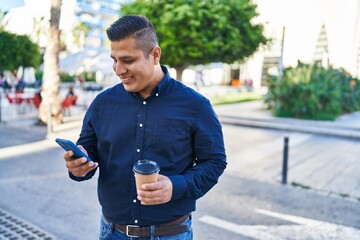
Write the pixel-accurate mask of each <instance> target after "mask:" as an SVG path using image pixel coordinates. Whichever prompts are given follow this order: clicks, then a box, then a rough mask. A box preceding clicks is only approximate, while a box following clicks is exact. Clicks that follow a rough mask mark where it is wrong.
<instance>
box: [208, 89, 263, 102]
mask: <svg viewBox="0 0 360 240" xmlns="http://www.w3.org/2000/svg"><path fill="white" fill-rule="evenodd" d="M261 99H263V96H262V95H261V94H259V93H255V92H237V93H228V94H224V95H215V96H212V97H210V102H211V104H212V105H222V104H231V103H240V102H248V101H254V100H261Z"/></svg>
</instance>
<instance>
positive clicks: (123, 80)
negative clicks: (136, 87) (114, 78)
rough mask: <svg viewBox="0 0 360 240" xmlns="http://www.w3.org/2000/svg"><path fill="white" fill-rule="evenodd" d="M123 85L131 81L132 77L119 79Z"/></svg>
mask: <svg viewBox="0 0 360 240" xmlns="http://www.w3.org/2000/svg"><path fill="white" fill-rule="evenodd" d="M120 79H121V81H122V82H123V83H128V82H130V80H131V79H132V77H121V78H120Z"/></svg>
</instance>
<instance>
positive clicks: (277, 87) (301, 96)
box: [265, 62, 360, 120]
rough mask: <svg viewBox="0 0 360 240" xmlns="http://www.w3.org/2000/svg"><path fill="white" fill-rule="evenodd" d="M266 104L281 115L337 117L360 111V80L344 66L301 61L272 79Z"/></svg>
mask: <svg viewBox="0 0 360 240" xmlns="http://www.w3.org/2000/svg"><path fill="white" fill-rule="evenodd" d="M268 83H269V92H268V95H267V98H266V99H265V103H266V104H267V106H268V108H269V109H272V110H273V114H274V115H275V116H279V117H294V118H304V119H314V120H334V119H335V118H336V117H338V116H339V115H341V114H343V113H348V112H353V111H357V110H360V80H359V79H356V78H354V77H352V76H351V75H350V74H348V73H346V72H345V71H344V70H342V69H334V68H331V67H330V68H323V67H320V66H318V65H315V64H314V65H308V64H303V63H300V62H299V63H298V66H297V67H295V68H293V67H291V68H286V69H285V70H284V74H283V77H282V78H279V77H276V76H272V77H270V78H269V79H268Z"/></svg>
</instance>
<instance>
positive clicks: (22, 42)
mask: <svg viewBox="0 0 360 240" xmlns="http://www.w3.org/2000/svg"><path fill="white" fill-rule="evenodd" d="M0 53H1V54H0V68H2V69H6V70H11V71H13V70H15V69H18V68H19V67H20V66H24V67H34V68H37V67H38V66H39V64H40V60H41V57H40V56H41V55H40V51H39V47H38V46H37V45H36V44H35V43H33V42H32V41H31V40H30V38H29V37H28V36H25V35H16V34H13V33H9V32H5V31H2V32H0Z"/></svg>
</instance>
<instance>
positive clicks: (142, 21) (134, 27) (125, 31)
mask: <svg viewBox="0 0 360 240" xmlns="http://www.w3.org/2000/svg"><path fill="white" fill-rule="evenodd" d="M106 33H107V36H108V38H109V40H110V41H121V40H124V39H126V38H128V37H134V38H135V39H136V47H137V48H138V49H141V50H142V51H143V52H144V55H145V57H148V54H149V52H150V51H151V49H153V48H154V47H155V46H157V45H158V39H157V36H156V32H155V28H154V26H153V25H152V24H151V22H150V21H149V20H148V19H147V18H146V17H144V16H140V15H127V16H124V17H121V18H120V19H118V20H117V21H115V22H114V23H113V24H111V26H110V27H109V28H108V29H107V30H106Z"/></svg>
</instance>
